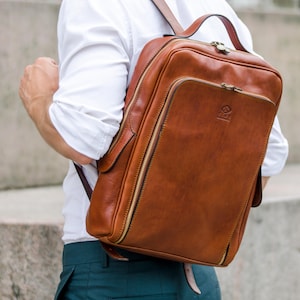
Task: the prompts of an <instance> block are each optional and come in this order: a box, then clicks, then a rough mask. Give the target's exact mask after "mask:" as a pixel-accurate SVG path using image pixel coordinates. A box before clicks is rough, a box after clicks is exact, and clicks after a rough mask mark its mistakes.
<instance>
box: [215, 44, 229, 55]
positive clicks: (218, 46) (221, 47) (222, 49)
mask: <svg viewBox="0 0 300 300" xmlns="http://www.w3.org/2000/svg"><path fill="white" fill-rule="evenodd" d="M210 44H211V45H212V46H214V47H216V49H217V50H218V51H219V52H222V53H223V54H228V53H230V49H229V48H227V47H226V46H225V45H224V44H223V43H221V42H216V41H214V42H211V43H210Z"/></svg>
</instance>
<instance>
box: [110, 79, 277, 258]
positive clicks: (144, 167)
mask: <svg viewBox="0 0 300 300" xmlns="http://www.w3.org/2000/svg"><path fill="white" fill-rule="evenodd" d="M187 81H194V82H199V83H202V84H205V85H209V86H212V87H215V88H220V89H226V88H225V87H224V86H222V84H216V83H213V82H210V81H206V80H202V79H198V78H193V77H185V78H179V79H177V80H176V81H175V82H174V83H173V84H172V86H171V88H170V90H169V92H168V94H167V95H166V97H165V100H164V105H163V108H162V110H161V112H160V114H159V118H158V121H157V122H156V125H155V127H154V130H153V133H152V134H151V138H150V142H149V145H148V147H147V150H146V153H145V156H144V158H143V160H142V164H141V168H140V171H139V174H138V178H137V181H136V184H135V189H134V194H133V197H132V202H131V206H130V208H129V211H128V214H127V217H126V221H125V226H124V229H123V232H122V234H121V236H120V237H119V238H118V240H117V241H116V242H115V243H117V244H120V243H121V242H122V241H123V240H124V238H125V236H126V235H127V233H128V231H129V228H130V225H131V221H132V219H133V216H134V213H135V211H136V208H137V205H138V199H139V196H140V194H141V192H142V190H143V185H144V182H145V178H146V175H147V171H148V167H149V162H150V161H151V159H152V157H153V154H154V152H155V148H156V145H157V143H158V140H159V136H160V132H161V127H162V124H163V123H164V121H165V120H166V117H167V115H168V110H169V108H170V104H171V103H172V101H169V100H170V99H172V97H170V95H171V96H172V95H174V92H175V91H176V89H177V88H178V87H179V86H180V85H182V83H184V82H187ZM232 92H234V93H240V94H244V95H247V96H250V97H252V98H256V99H259V100H262V101H266V102H268V103H270V104H272V105H273V106H276V105H275V103H274V102H272V101H271V100H270V99H269V98H267V97H265V96H262V95H259V94H255V93H251V92H246V91H243V90H241V89H234V90H232ZM226 253H227V250H226V251H225V253H224V257H226ZM222 260H223V259H222ZM221 263H222V261H221V262H220V264H221Z"/></svg>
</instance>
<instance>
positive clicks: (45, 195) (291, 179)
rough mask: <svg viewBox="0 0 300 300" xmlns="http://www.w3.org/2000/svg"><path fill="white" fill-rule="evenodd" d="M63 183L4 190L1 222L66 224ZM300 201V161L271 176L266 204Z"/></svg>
mask: <svg viewBox="0 0 300 300" xmlns="http://www.w3.org/2000/svg"><path fill="white" fill-rule="evenodd" d="M63 199H64V195H63V191H62V187H61V186H50V187H38V188H28V189H19V190H7V191H0V222H1V223H13V224H20V223H25V224H31V223H34V224H39V223H41V224H49V223H50V224H51V223H52V224H58V223H63V216H62V214H61V211H62V206H63ZM286 200H300V164H289V165H287V166H286V167H285V168H284V170H283V171H282V173H281V174H279V175H277V176H274V177H272V178H271V179H270V181H269V183H268V185H267V187H266V189H265V190H264V199H263V203H269V202H278V201H286Z"/></svg>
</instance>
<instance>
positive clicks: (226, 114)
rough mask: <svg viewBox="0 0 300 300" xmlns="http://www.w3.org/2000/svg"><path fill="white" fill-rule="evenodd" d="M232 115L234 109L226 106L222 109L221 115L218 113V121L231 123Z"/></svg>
mask: <svg viewBox="0 0 300 300" xmlns="http://www.w3.org/2000/svg"><path fill="white" fill-rule="evenodd" d="M231 115H232V109H231V107H230V106H229V105H224V106H222V107H221V109H220V111H219V113H218V117H217V118H218V119H220V120H223V121H227V122H230V120H231Z"/></svg>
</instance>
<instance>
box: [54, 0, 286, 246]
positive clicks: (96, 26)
mask: <svg viewBox="0 0 300 300" xmlns="http://www.w3.org/2000/svg"><path fill="white" fill-rule="evenodd" d="M167 2H168V4H169V6H170V7H171V9H172V11H173V13H174V14H175V16H176V17H177V18H178V20H179V22H180V23H181V25H182V26H183V27H184V28H187V27H188V26H189V25H190V24H191V23H192V22H193V21H194V20H195V19H197V18H198V17H199V16H201V15H203V14H207V13H219V14H223V15H225V16H227V17H228V18H229V19H230V20H231V21H232V23H233V24H234V26H235V28H236V29H237V32H238V34H239V37H240V40H241V42H242V44H243V45H244V47H245V48H247V49H248V51H253V49H252V39H251V35H250V33H249V31H248V29H247V27H246V26H245V25H244V24H243V23H242V22H241V21H240V19H239V18H238V17H237V15H236V14H235V12H234V11H233V10H232V8H231V7H230V6H229V5H228V3H227V2H226V1H223V0H203V1H199V0H167ZM167 33H172V30H171V29H170V27H169V25H168V24H167V23H166V21H165V20H164V19H163V17H162V16H161V14H160V13H159V12H158V11H157V9H156V8H155V6H154V5H153V3H152V2H151V1H150V0H109V1H104V0H98V1H95V0H63V2H62V5H61V9H60V14H59V20H58V51H59V60H60V84H59V89H58V91H57V92H56V94H55V95H54V98H53V104H52V105H51V107H50V118H51V120H52V122H53V124H54V126H55V128H56V129H57V130H58V132H59V133H60V134H61V136H62V137H63V138H64V140H65V141H66V142H67V143H68V144H69V145H70V146H71V147H73V148H74V149H76V150H77V151H79V152H81V153H82V154H85V155H86V156H89V157H91V158H93V159H95V160H96V159H99V158H101V157H102V156H103V155H104V154H105V152H106V151H107V149H108V147H109V145H110V143H111V141H112V138H113V136H114V135H115V134H116V132H117V131H118V129H119V124H120V121H121V119H122V109H123V100H124V97H125V92H126V88H127V86H128V83H129V82H130V79H131V76H132V73H133V70H134V67H135V64H136V61H137V58H138V56H139V54H140V51H141V50H142V48H143V46H144V45H145V43H146V42H147V41H149V40H151V39H153V38H155V37H160V36H162V35H163V34H167ZM193 38H196V39H200V40H202V41H206V42H211V41H213V40H217V41H220V42H223V43H225V44H226V45H227V46H228V47H230V48H233V45H232V43H231V41H230V40H229V38H228V36H227V33H226V31H225V29H224V27H223V25H222V24H221V23H220V21H219V20H217V19H213V18H211V19H209V20H208V21H206V22H205V23H204V25H203V26H202V27H201V29H200V30H199V32H198V33H197V34H196V35H194V37H193ZM287 152H288V145H287V141H286V139H285V138H284V137H283V135H282V133H281V130H280V126H279V123H278V120H277V119H276V120H275V122H274V126H273V129H272V132H271V136H270V139H269V145H268V150H267V154H266V158H265V161H264V164H263V167H262V172H263V175H264V176H271V175H274V174H276V173H278V172H280V171H281V169H282V168H283V166H284V164H285V161H286V157H287ZM84 172H85V174H86V177H87V178H88V180H89V182H90V184H91V186H92V187H93V186H94V185H95V182H96V180H97V170H96V168H95V165H93V164H91V165H87V166H84ZM63 187H64V192H65V197H66V199H65V204H64V209H63V214H64V217H65V225H64V234H63V241H64V242H65V243H70V242H76V241H86V240H92V239H93V238H92V237H91V236H90V235H89V234H88V233H87V232H86V228H85V218H86V212H87V209H88V207H89V200H88V198H87V196H86V194H85V191H84V189H83V187H82V184H81V182H80V181H79V178H78V175H77V173H76V171H75V170H74V167H73V165H72V163H70V168H69V171H68V174H67V176H66V178H65V180H64V184H63Z"/></svg>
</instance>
